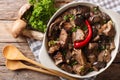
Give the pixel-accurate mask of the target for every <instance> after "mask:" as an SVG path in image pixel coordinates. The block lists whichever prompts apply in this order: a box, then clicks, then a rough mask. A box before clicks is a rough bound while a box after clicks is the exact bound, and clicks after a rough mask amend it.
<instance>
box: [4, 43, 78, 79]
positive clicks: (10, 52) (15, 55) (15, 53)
mask: <svg viewBox="0 0 120 80" xmlns="http://www.w3.org/2000/svg"><path fill="white" fill-rule="evenodd" d="M3 55H4V57H5V58H6V59H8V60H23V61H26V62H29V63H31V64H34V65H36V66H39V67H40V68H43V69H45V70H47V71H49V72H52V73H55V74H56V75H57V76H61V77H64V78H67V79H69V80H76V78H73V77H71V76H68V75H67V74H64V73H62V72H59V71H57V70H53V69H49V68H47V67H45V66H43V65H42V64H40V63H38V62H35V61H33V60H31V59H29V58H27V57H25V56H24V55H23V54H22V53H21V52H20V51H19V50H18V49H17V48H16V47H15V46H13V45H7V46H6V47H5V48H4V49H3Z"/></svg>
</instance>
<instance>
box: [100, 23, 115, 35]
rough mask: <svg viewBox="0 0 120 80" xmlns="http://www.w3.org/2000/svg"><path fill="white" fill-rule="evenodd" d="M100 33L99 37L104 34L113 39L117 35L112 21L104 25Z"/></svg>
mask: <svg viewBox="0 0 120 80" xmlns="http://www.w3.org/2000/svg"><path fill="white" fill-rule="evenodd" d="M98 31H99V35H101V34H104V35H106V36H109V37H113V36H114V35H115V28H114V26H113V23H112V21H108V22H107V24H104V25H103V26H102V27H101V29H99V30H98Z"/></svg>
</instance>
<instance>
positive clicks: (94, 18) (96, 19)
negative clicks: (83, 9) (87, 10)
mask: <svg viewBox="0 0 120 80" xmlns="http://www.w3.org/2000/svg"><path fill="white" fill-rule="evenodd" d="M101 20H102V19H101V17H100V16H99V15H93V16H91V17H90V18H89V21H90V23H91V24H94V23H98V22H100V21H101Z"/></svg>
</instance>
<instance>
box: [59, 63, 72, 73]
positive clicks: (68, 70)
mask: <svg viewBox="0 0 120 80" xmlns="http://www.w3.org/2000/svg"><path fill="white" fill-rule="evenodd" d="M61 68H62V69H63V70H65V71H67V72H70V73H72V71H73V70H72V67H71V66H69V65H67V64H62V66H61Z"/></svg>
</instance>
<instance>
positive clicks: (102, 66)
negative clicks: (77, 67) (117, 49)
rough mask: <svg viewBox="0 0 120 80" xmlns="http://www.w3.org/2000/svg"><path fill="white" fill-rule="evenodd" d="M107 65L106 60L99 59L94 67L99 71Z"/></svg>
mask: <svg viewBox="0 0 120 80" xmlns="http://www.w3.org/2000/svg"><path fill="white" fill-rule="evenodd" d="M105 66H106V62H101V61H98V62H95V64H94V66H93V69H94V70H95V71H99V70H100V69H101V68H104V67H105Z"/></svg>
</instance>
